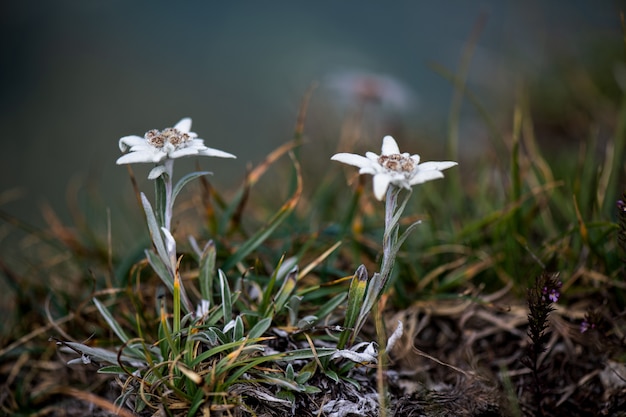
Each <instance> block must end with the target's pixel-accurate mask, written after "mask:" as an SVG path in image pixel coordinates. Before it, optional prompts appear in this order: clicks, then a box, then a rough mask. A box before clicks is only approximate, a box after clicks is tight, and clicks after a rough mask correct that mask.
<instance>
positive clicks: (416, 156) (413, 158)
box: [411, 154, 420, 165]
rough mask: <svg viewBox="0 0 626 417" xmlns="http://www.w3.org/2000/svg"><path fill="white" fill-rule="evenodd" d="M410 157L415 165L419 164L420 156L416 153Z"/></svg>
mask: <svg viewBox="0 0 626 417" xmlns="http://www.w3.org/2000/svg"><path fill="white" fill-rule="evenodd" d="M411 159H412V160H413V162H415V165H419V163H420V156H419V155H418V154H415V155H411Z"/></svg>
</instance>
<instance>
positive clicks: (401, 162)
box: [378, 154, 415, 174]
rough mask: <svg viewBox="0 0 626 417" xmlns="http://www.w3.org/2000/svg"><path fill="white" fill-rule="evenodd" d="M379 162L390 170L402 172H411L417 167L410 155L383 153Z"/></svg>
mask: <svg viewBox="0 0 626 417" xmlns="http://www.w3.org/2000/svg"><path fill="white" fill-rule="evenodd" d="M378 163H379V164H380V165H382V166H383V167H385V168H386V169H388V170H389V171H395V172H399V173H401V174H410V173H412V172H413V170H414V169H415V162H414V161H413V160H412V159H411V158H410V157H408V156H404V155H400V154H393V155H381V156H379V157H378Z"/></svg>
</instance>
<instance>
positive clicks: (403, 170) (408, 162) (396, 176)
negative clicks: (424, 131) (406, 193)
mask: <svg viewBox="0 0 626 417" xmlns="http://www.w3.org/2000/svg"><path fill="white" fill-rule="evenodd" d="M330 159H332V160H333V161H339V162H343V163H344V164H348V165H354V166H356V167H359V168H360V170H359V174H371V175H373V176H374V195H375V196H376V198H377V199H378V200H382V199H383V197H384V196H385V192H386V191H387V188H388V187H389V184H393V185H395V186H397V187H402V188H406V189H410V188H411V186H413V185H415V184H421V183H423V182H426V181H430V180H434V179H437V178H443V174H442V173H441V171H442V170H444V169H448V168H450V167H453V166H455V165H457V163H456V162H453V161H441V162H435V161H431V162H423V163H421V164H420V156H419V155H409V154H408V153H400V149H399V148H398V144H397V143H396V141H395V140H394V138H392V137H391V136H385V137H384V138H383V146H382V153H381V154H380V156H379V155H376V154H375V153H374V152H366V153H365V156H361V155H356V154H353V153H338V154H336V155H333V157H332V158H330Z"/></svg>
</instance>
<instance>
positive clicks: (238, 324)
mask: <svg viewBox="0 0 626 417" xmlns="http://www.w3.org/2000/svg"><path fill="white" fill-rule="evenodd" d="M241 339H243V320H241V316H237V317H236V318H235V327H234V328H233V340H241Z"/></svg>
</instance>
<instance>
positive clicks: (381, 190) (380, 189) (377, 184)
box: [373, 173, 391, 200]
mask: <svg viewBox="0 0 626 417" xmlns="http://www.w3.org/2000/svg"><path fill="white" fill-rule="evenodd" d="M373 181H374V196H375V197H376V199H377V200H382V199H383V197H385V191H387V187H389V183H390V182H391V177H390V176H389V175H387V174H386V173H385V174H376V175H374V180H373Z"/></svg>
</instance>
